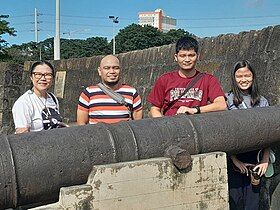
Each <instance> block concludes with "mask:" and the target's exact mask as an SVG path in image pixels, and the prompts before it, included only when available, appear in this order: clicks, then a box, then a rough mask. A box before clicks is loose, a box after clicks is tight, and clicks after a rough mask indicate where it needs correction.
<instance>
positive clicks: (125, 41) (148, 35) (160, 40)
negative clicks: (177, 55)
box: [110, 24, 193, 53]
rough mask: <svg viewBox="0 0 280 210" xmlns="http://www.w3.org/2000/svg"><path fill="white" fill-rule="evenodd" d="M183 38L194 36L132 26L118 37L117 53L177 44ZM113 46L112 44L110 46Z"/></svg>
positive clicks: (179, 30) (182, 31)
mask: <svg viewBox="0 0 280 210" xmlns="http://www.w3.org/2000/svg"><path fill="white" fill-rule="evenodd" d="M183 36H193V35H192V34H190V33H189V32H187V31H185V30H183V29H178V30H175V29H172V30H170V31H168V32H167V33H163V32H161V31H159V30H158V29H157V28H154V27H153V26H149V25H145V26H140V25H138V24H131V25H129V26H127V27H125V28H124V29H122V30H120V32H119V33H118V34H117V36H116V52H117V53H121V52H128V51H132V50H142V49H146V48H149V47H156V46H162V45H167V44H171V43H175V42H176V41H177V40H178V39H179V38H181V37H183ZM110 45H111V46H112V44H110Z"/></svg>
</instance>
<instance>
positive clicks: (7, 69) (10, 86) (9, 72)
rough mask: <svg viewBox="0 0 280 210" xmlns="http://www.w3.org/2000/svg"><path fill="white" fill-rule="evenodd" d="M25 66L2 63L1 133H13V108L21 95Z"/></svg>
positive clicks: (0, 72)
mask: <svg viewBox="0 0 280 210" xmlns="http://www.w3.org/2000/svg"><path fill="white" fill-rule="evenodd" d="M22 72H23V66H20V65H15V64H9V63H0V133H4V134H7V133H12V132H13V130H14V129H13V116H12V107H13V104H14V102H15V101H16V100H17V98H18V97H19V96H20V95H21V88H22V87H21V85H22V82H23V81H22Z"/></svg>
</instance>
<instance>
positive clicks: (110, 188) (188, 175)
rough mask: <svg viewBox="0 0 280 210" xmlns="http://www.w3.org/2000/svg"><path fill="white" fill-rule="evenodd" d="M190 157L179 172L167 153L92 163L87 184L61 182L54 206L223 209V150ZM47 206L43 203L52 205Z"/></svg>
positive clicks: (225, 203)
mask: <svg viewBox="0 0 280 210" xmlns="http://www.w3.org/2000/svg"><path fill="white" fill-rule="evenodd" d="M192 158H193V167H192V170H190V171H188V172H179V171H178V170H177V169H176V168H175V167H174V166H173V164H172V162H171V159H169V158H153V159H147V160H140V161H132V162H123V163H116V164H108V165H97V166H94V167H93V170H92V172H91V174H90V175H89V178H88V182H87V184H85V185H80V186H73V187H67V188H61V191H60V199H59V202H58V203H56V207H57V208H61V207H62V208H63V209H100V210H102V209H110V210H111V209H136V210H137V209H141V210H142V209H213V210H214V209H215V210H217V209H228V185H227V168H226V155H225V153H221V152H215V153H209V154H200V155H193V156H192ZM53 206H54V204H52V207H50V208H49V209H55V208H53ZM46 207H47V206H45V207H44V208H46ZM42 208H43V207H39V208H35V209H37V210H38V209H42ZM46 209H47V208H46Z"/></svg>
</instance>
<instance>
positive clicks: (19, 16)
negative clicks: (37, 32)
mask: <svg viewBox="0 0 280 210" xmlns="http://www.w3.org/2000/svg"><path fill="white" fill-rule="evenodd" d="M32 16H33V15H31V14H30V15H16V16H9V19H14V18H22V17H32Z"/></svg>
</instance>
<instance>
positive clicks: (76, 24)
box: [44, 21, 112, 28]
mask: <svg viewBox="0 0 280 210" xmlns="http://www.w3.org/2000/svg"><path fill="white" fill-rule="evenodd" d="M44 23H49V24H54V23H53V22H51V21H44ZM61 24H62V25H73V26H90V27H100V28H112V26H107V25H91V24H79V23H69V22H61Z"/></svg>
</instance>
